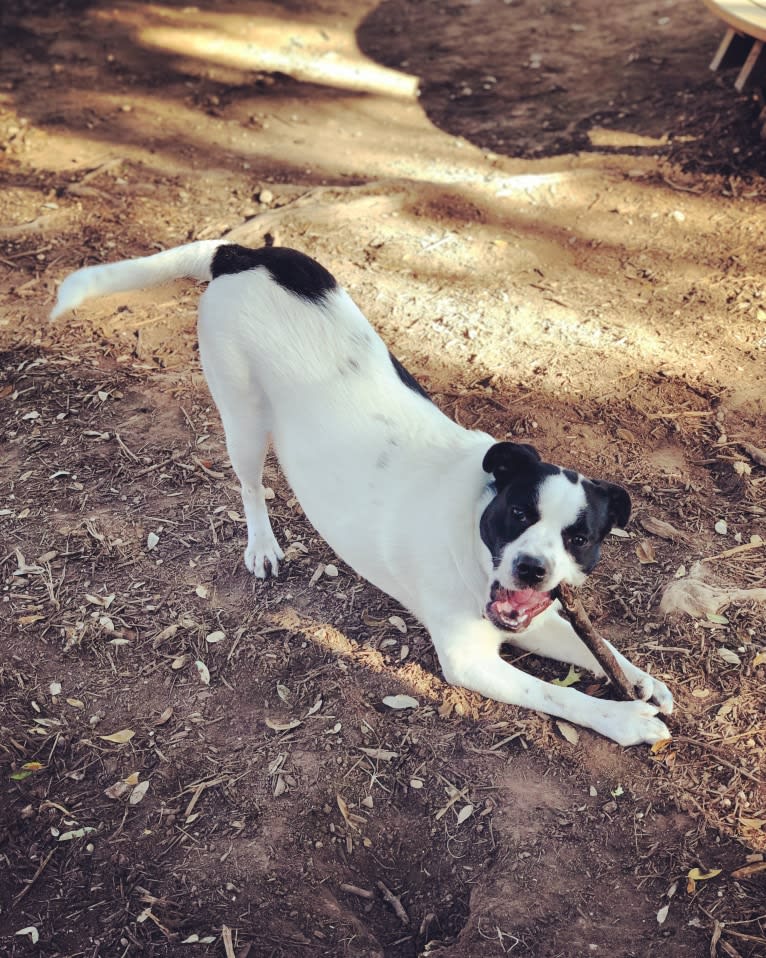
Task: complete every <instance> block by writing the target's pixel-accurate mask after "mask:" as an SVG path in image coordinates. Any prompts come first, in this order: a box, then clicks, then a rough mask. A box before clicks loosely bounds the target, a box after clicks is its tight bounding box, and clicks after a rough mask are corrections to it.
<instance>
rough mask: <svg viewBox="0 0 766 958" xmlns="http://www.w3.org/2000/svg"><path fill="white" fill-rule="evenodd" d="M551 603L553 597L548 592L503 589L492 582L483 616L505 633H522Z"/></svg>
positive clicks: (498, 584) (497, 583)
mask: <svg viewBox="0 0 766 958" xmlns="http://www.w3.org/2000/svg"><path fill="white" fill-rule="evenodd" d="M551 602H553V596H552V595H551V593H550V592H542V591H540V590H539V589H516V590H512V589H504V588H502V586H501V585H500V583H499V582H493V583H492V588H491V590H490V595H489V602H488V603H487V605H486V607H485V609H484V614H485V616H486V618H487V619H489V621H490V622H492V624H493V625H495V626H497V627H498V628H499V629H503V630H504V631H505V632H523V631H524V629H526V628H527V626H528V625H529V623H530V622H531V621H532V619H534V618H535V616H537V615H539V614H540V613H541V612H544V611H545V610H546V609H547V608H548V606H549V605H550V604H551Z"/></svg>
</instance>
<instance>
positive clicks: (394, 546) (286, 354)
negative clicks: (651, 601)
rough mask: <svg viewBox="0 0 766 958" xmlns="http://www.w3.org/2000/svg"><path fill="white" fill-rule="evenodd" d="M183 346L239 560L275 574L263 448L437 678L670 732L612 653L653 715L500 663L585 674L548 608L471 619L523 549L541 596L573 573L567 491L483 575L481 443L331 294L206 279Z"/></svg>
mask: <svg viewBox="0 0 766 958" xmlns="http://www.w3.org/2000/svg"><path fill="white" fill-rule="evenodd" d="M219 245H220V241H213V242H201V243H192V244H189V245H187V246H182V247H178V248H177V249H173V250H168V251H167V252H165V253H160V254H157V255H155V256H150V257H146V258H144V259H139V260H130V261H124V262H122V263H115V264H111V265H108V266H96V267H88V268H86V269H84V270H80V271H78V272H77V273H74V274H73V275H72V276H70V277H68V278H67V279H66V280H65V281H64V283H63V284H62V286H61V289H60V292H59V299H58V302H57V304H56V307H55V309H54V311H53V314H52V317H56V316H59V315H60V314H61V313H62V312H64V311H65V310H67V309H71V308H74V307H76V306H77V305H79V303H81V302H82V301H84V300H85V299H87V298H90V297H92V296H98V295H103V294H106V293H110V292H118V291H125V290H128V289H132V288H138V287H141V286H147V285H153V284H157V283H160V282H165V281H167V280H169V279H173V278H180V277H182V276H190V277H193V278H197V279H199V280H205V279H209V278H210V275H211V273H210V263H211V259H212V257H213V254H214V252H215V250H216V248H217V247H218V246H219ZM199 342H200V355H201V357H202V364H203V367H204V370H205V375H206V377H207V381H208V384H209V387H210V391H211V393H212V395H213V398H214V399H215V402H216V405H217V406H218V409H219V412H220V414H221V418H222V420H223V425H224V430H225V433H226V442H227V447H228V451H229V456H230V458H231V462H232V465H233V467H234V470H235V471H236V473H237V476H238V477H239V480H240V483H241V488H242V499H243V504H244V509H245V515H246V518H247V534H248V541H247V548H246V550H245V563H246V565H247V568H248V569H250V570H251V571H252V572H253V573H254V574H255V575H256V576H259V577H264V576H265V575H266V574H268V571H269V568H270V571H272V572H274V573H276V572H277V569H278V564H279V561H280V560H281V559H282V558H283V554H282V551H281V549H280V547H279V544H278V543H277V540H276V538H275V536H274V533H273V531H272V528H271V524H270V522H269V517H268V513H267V511H266V504H265V501H264V496H263V487H262V485H261V473H262V468H263V461H264V457H265V454H266V449H267V446H268V442H269V439H271V440H272V441H273V444H274V448H275V450H276V453H277V456H278V459H279V462H280V464H281V466H282V469H283V470H284V473H285V475H286V477H287V480H288V482H289V483H290V485H291V486H292V488H293V490H294V492H295V494H296V496H297V497H298V500H299V501H300V503H301V505H302V507H303V509H304V511H305V513H306V515H307V517H308V518H309V520H310V521H311V523H312V524H313V525H314V526H315V528H316V529H317V531H318V532H319V533H320V534H321V535H322V536H323V537H324V538H325V539H326V541H327V542H328V543H329V545H330V546H331V547H332V548H333V549H334V550H335V552H336V553H337V554H338V555H339V556H341V557H342V558H343V560H344V561H345V562H347V563H348V564H349V565H350V566H352V567H353V568H354V569H355V570H356V571H357V572H358V573H359V574H360V575H362V576H364V577H365V578H366V579H368V580H369V581H370V582H372V583H373V584H374V585H376V586H377V587H378V588H380V589H382V590H383V591H385V592H387V593H388V594H389V595H391V596H393V597H394V598H395V599H397V600H398V601H399V602H400V603H401V604H402V605H403V606H405V607H406V608H408V609H410V610H411V611H412V612H413V613H414V614H415V615H416V616H418V618H420V619H421V621H422V622H423V623H424V624H425V626H426V627H427V628H428V630H429V632H430V634H431V637H432V639H433V642H434V645H435V648H436V651H437V654H438V656H439V661H440V663H441V666H442V669H443V671H444V675H445V677H446V679H447V681H449V682H451V683H453V684H455V685H462V686H465V687H466V688H470V689H473V690H475V691H477V692H480V693H482V694H484V695H486V696H489V697H491V698H494V699H497V700H498V701H501V702H507V703H510V704H514V705H521V706H525V707H527V708H532V709H538V710H540V711H544V712H547V713H549V714H551V715H556V716H559V717H561V718H565V719H568V720H569V721H571V722H575V723H577V724H579V725H583V726H586V727H588V728H592V729H595V730H596V731H598V732H600V733H601V734H603V735H605V736H607V737H609V738H611V739H613V740H614V741H616V742H618V743H620V744H621V745H632V744H636V743H639V742H656V741H658V740H660V739H663V738H666V737H668V736H669V732H668V730H667V728H666V727H665V725H664V724H663V722H662V721H661V720H660V719H658V718H656V714H657V712H658V711H663V712H666V713H669V712H670V711H671V709H672V697H671V695H670V693H669V691H668V690H667V688H666V687H665V686H664V685H663V683H661V682H659V681H657V680H654V679H652V678H651V677H650V676H649V675H647V674H646V673H644V672H642V671H641V670H639V669H637V668H636V667H635V666H632V665H631V664H630V663H627V662H626V661H625V660H624V659H622V657H621V656H620V659H621V661H623V663H624V664H625V665H626V667H627V668H628V669H629V670H630V672H629V675H630V676H632V677H633V679H634V680H635V682H636V683H637V684H638V685H639V686H640V688H641V692H642V695H643V697H644V698H645V699H647V700H649V699H652V700H653V701H654V703H656V704H650V702H649V701H641V702H611V701H605V700H599V699H595V698H591V697H589V696H587V695H584V694H583V693H581V692H578V691H577V690H575V689H572V688H560V687H557V686H554V685H550V684H548V683H546V682H543V681H541V680H539V679H536V678H533V677H531V676H529V675H527V674H526V673H524V672H522V671H520V670H518V669H516V668H514V667H513V666H511V665H509V664H507V663H506V662H504V661H503V660H502V659H501V658H500V657H499V654H498V653H499V649H500V646H501V644H502V643H503V642H505V641H508V640H510V641H513V642H514V644H516V645H519V646H520V647H522V648H529V649H531V650H534V651H536V652H539V653H540V654H542V655H546V656H550V657H552V658H555V659H558V660H560V661H564V662H571V663H573V664H575V665H580V666H582V667H585V668H589V669H591V670H592V671H594V672H596V673H597V674H602V673H601V670H600V668H599V667H598V665H597V663H596V662H595V660H594V659H593V657H592V656H591V654H590V653H589V652H588V651H587V650H586V648H585V646H584V645H583V644H582V643H581V642H580V640H579V639H578V638H577V636H576V635H575V633H574V631H573V630H572V628H571V627H570V626H569V624H568V623H567V622H565V621H564V620H563V619H562V618H560V617H559V616H558V615H557V614H556V612H555V610H554V608H553V607H551V609H548V610H547V611H546V612H544V613H542V614H541V615H539V616H538V617H537V618H535V619H533V620H532V623H531V625H530V627H529V628H528V629H527V630H526V631H524V632H521V633H514V634H513V635H509V634H508V633H505V632H502V631H500V630H499V629H497V628H496V627H495V626H494V625H492V624H491V623H490V622H489V621H487V620H486V619H485V618H483V610H484V608H485V606H486V604H487V602H488V600H489V591H490V587H491V585H492V582H493V581H495V580H497V579H499V580H500V583H501V585H503V586H504V587H511V582H510V578H509V576H510V574H511V573H510V569H511V565H512V562H513V559H514V556H515V555H517V554H519V552H520V551H522V550H524V549H525V548H528V547H529V548H532V547H534V550H535V554H542V555H545V556H546V558H547V559H548V561H549V562H550V563H551V571H550V584H549V585H548V586H547V587H548V588H550V587H552V586H553V585H556V584H557V583H558V581H561V580H562V579H563V578H569V579H570V581H571V580H572V579H573V578H576V573H577V570H576V567H575V564H574V562H573V561H572V560H571V558H570V557H569V555H568V553H567V552H566V550H565V549H564V547H563V544H562V541H561V532H562V529H563V528H564V526H565V525H567V524H569V523H570V522H571V521H572V520H571V517H572V516H573V515H576V513H577V511H578V510H579V508H581V507H582V504H583V501H584V498H583V493H582V489H581V487H580V486H579V485H574V484H572V483H571V482H569V480H567V479H565V478H563V477H554V479H555V481H554V479H550V480H547V481H546V483H544V486H543V488H542V490H541V497H540V503H539V505H540V512H541V519H540V522H538V523H536V524H535V525H533V526H532V527H531V528H530V529H528V530H527V532H525V533H524V536H523V537H521V538H520V539H519V540H517V541H516V542H514V543H511V544H510V545H509V546H508V547H507V548H506V549H505V550H504V554H503V557H502V562H501V566H500V568H499V569H498V570H494V569H493V566H492V559H491V556H490V554H489V550H488V549H487V548H486V546H485V545H484V543H483V541H482V539H481V537H480V535H479V519H480V517H481V515H482V513H483V511H484V509H485V508H486V506H487V504H488V503H489V501H490V500H491V499H492V496H493V492H492V491H491V488H490V487H489V486H488V480H489V479H490V477H489V476H488V475H487V473H485V472H484V471H483V469H482V460H483V457H484V454H485V453H486V451H487V450H488V449H489V448H490V446H492V445H493V442H494V440H493V439H492V437H490V436H489V435H487V434H486V433H482V432H471V431H468V430H466V429H463V428H462V427H460V426H458V425H456V424H455V423H454V422H452V421H451V420H450V419H448V418H447V417H446V416H444V415H443V414H442V413H441V412H440V411H439V410H438V409H437V408H436V406H434V405H433V404H432V403H431V402H429V401H428V400H426V399H424V398H423V397H422V396H420V395H418V394H417V393H416V392H414V391H413V390H412V389H409V388H407V387H406V386H405V385H404V384H403V383H402V382H401V380H400V379H399V378H398V376H397V374H396V371H395V370H394V368H393V366H392V364H391V362H390V359H389V356H388V350H387V348H386V346H385V345H384V343H383V342H382V340H381V339H380V337H379V336H378V335H377V334H376V333H375V332H374V330H373V329H372V327H371V326H370V324H369V323H368V322H367V320H366V319H365V317H364V316H363V315H362V313H361V312H360V310H359V309H358V308H357V307H356V305H355V304H354V303H353V302H352V300H351V299H350V297H349V296H348V295H347V294H346V292H345V291H343V290H342V289H340V288H338V289H335V290H333V291H332V292H330V293H328V294H327V295H326V297H325V299H324V301H323V302H322V304H321V305H316V304H314V303H311V302H308V301H306V300H303V299H301V298H299V297H297V296H295V295H293V294H292V293H290V292H288V291H286V290H285V289H283V288H282V287H281V286H280V285H279V284H277V283H276V282H275V281H274V279H273V278H272V277H271V275H270V273H269V272H268V271H267V270H266V269H265V268H263V267H258V268H256V269H252V270H248V271H247V272H241V273H236V274H232V275H224V276H220V277H219V278H217V279H216V280H215V281H214V282H212V283H210V285H209V286H208V288H207V290H206V291H205V292H204V294H203V295H202V297H201V300H200V307H199ZM349 360H353V361H354V364H355V366H354V368H353V369H351V368H349ZM559 480H560V481H559ZM525 537H526V539H525ZM522 540H524V541H522ZM580 578H582V575H580ZM554 580H555V581H554ZM575 584H576V583H575ZM616 654H618V655H619V653H616Z"/></svg>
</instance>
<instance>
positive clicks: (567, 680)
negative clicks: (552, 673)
mask: <svg viewBox="0 0 766 958" xmlns="http://www.w3.org/2000/svg"><path fill="white" fill-rule="evenodd" d="M581 678H582V673H581V672H578V671H577V669H576V668H575V667H574V666H573V665H570V666H569V671H568V672H567V674H566V675H565V676H564V678H563V679H551V685H560V686H561V687H562V688H568V687H569V686H570V685H574V684H575V683H576V682H579V681H580V679H581Z"/></svg>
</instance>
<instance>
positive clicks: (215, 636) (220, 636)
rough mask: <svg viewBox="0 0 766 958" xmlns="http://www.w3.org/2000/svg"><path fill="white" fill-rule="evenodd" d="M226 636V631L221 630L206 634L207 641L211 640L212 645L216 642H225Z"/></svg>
mask: <svg viewBox="0 0 766 958" xmlns="http://www.w3.org/2000/svg"><path fill="white" fill-rule="evenodd" d="M225 638H226V633H225V632H221V631H218V632H211V633H210V635H206V636H205V641H206V642H209V643H210V645H215V644H216V642H223V640H224V639H225Z"/></svg>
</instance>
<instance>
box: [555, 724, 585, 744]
mask: <svg viewBox="0 0 766 958" xmlns="http://www.w3.org/2000/svg"><path fill="white" fill-rule="evenodd" d="M556 725H557V726H558V730H559V731H560V732H561V734H562V735H563V736H564V738H565V739H566V740H567V742H571V744H572V745H577V743H578V742H579V741H580V733H579V732H578V731H577V729H576V728H575V727H574V725H570V724H569V722H562V721H558V720H557V722H556Z"/></svg>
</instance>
